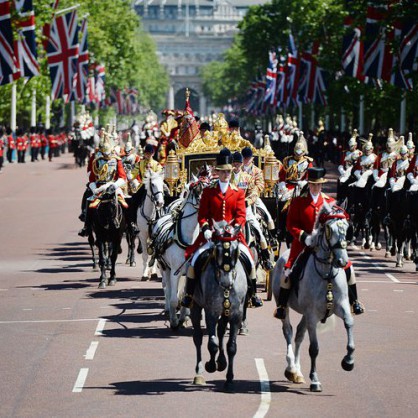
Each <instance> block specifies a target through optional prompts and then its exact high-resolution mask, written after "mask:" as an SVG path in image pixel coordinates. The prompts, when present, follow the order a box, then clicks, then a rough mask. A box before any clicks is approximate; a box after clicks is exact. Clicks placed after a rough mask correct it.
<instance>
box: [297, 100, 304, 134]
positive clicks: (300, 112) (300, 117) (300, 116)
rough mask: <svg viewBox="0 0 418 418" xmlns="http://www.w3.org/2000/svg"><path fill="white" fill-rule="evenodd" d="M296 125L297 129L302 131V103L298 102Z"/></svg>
mask: <svg viewBox="0 0 418 418" xmlns="http://www.w3.org/2000/svg"><path fill="white" fill-rule="evenodd" d="M298 119H299V121H298V125H299V129H300V130H302V131H303V104H302V102H299V117H298Z"/></svg>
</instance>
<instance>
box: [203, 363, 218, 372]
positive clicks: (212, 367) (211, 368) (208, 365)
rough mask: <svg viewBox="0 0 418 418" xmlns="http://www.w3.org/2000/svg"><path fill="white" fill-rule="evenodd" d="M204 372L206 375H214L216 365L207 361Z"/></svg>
mask: <svg viewBox="0 0 418 418" xmlns="http://www.w3.org/2000/svg"><path fill="white" fill-rule="evenodd" d="M205 370H206V371H207V372H208V373H215V372H216V364H215V362H214V361H207V362H206V363H205Z"/></svg>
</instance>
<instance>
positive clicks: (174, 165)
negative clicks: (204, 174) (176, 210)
mask: <svg viewBox="0 0 418 418" xmlns="http://www.w3.org/2000/svg"><path fill="white" fill-rule="evenodd" d="M179 172H180V164H179V161H178V158H177V155H176V153H175V152H174V151H173V150H171V151H170V152H169V154H168V157H167V161H166V163H165V181H166V182H167V184H168V188H169V189H170V196H173V192H174V186H175V184H176V183H177V182H178V180H179V178H180V173H179Z"/></svg>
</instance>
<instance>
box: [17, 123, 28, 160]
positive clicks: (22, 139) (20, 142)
mask: <svg viewBox="0 0 418 418" xmlns="http://www.w3.org/2000/svg"><path fill="white" fill-rule="evenodd" d="M16 135H17V138H16V150H17V162H18V163H25V154H26V149H27V147H28V141H27V138H26V135H25V134H24V132H23V129H20V128H19V129H18V130H17V132H16Z"/></svg>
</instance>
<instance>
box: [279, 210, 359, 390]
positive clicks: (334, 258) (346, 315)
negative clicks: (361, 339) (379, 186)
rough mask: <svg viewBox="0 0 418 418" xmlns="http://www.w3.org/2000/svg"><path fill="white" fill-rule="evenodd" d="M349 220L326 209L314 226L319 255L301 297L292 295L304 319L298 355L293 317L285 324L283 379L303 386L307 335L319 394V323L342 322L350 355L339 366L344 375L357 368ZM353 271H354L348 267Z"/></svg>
mask: <svg viewBox="0 0 418 418" xmlns="http://www.w3.org/2000/svg"><path fill="white" fill-rule="evenodd" d="M348 226H349V225H348V222H347V219H346V214H345V212H344V210H342V209H341V208H339V207H337V206H334V207H331V206H329V205H328V204H326V203H325V204H324V206H323V207H322V209H321V211H320V213H319V214H318V218H317V221H316V225H315V229H314V233H313V234H314V235H315V238H314V240H315V250H314V251H312V253H311V255H310V256H309V258H308V261H307V263H306V266H305V268H304V271H303V273H302V277H301V278H300V280H299V282H298V283H297V285H296V287H297V292H296V291H295V290H296V289H295V286H294V285H293V290H292V293H291V295H290V299H289V306H290V307H291V308H292V309H293V310H295V311H296V312H298V313H300V314H301V315H302V318H301V320H300V322H299V324H298V327H297V332H296V338H295V351H294V352H293V347H292V339H293V328H292V325H291V322H290V318H289V316H290V315H289V314H287V315H286V318H285V319H284V320H282V321H283V326H282V329H283V334H284V337H285V339H286V343H287V353H286V360H287V368H286V370H285V376H286V378H287V379H289V380H290V381H292V382H294V383H304V382H305V380H304V378H303V375H302V372H301V368H300V347H301V343H302V340H303V338H304V335H305V332H306V330H308V333H309V340H310V344H309V355H310V357H311V369H310V374H309V377H310V379H311V385H310V390H311V391H312V392H321V391H322V386H321V383H320V381H319V378H318V373H317V370H316V358H317V356H318V353H319V345H318V338H317V325H318V323H319V322H320V321H321V322H323V323H324V322H325V321H326V319H327V318H328V317H329V316H330V315H332V314H335V315H336V316H338V317H339V318H341V319H342V320H343V321H344V326H345V329H346V332H347V354H346V355H345V356H344V358H343V360H342V362H341V366H342V368H343V369H344V370H346V371H351V370H353V368H354V355H353V354H354V337H353V330H352V327H353V322H354V321H353V316H352V314H351V310H350V304H349V298H348V285H347V277H346V274H345V272H344V269H343V268H344V267H346V266H347V265H348V262H349V260H348V254H347V250H346V247H347V243H346V233H347V228H348ZM288 256H289V250H288V251H286V252H285V253H284V254H283V256H282V257H280V259H279V260H278V262H277V264H276V266H275V268H274V270H273V272H272V275H273V294H274V297H275V299H276V302H277V301H278V297H279V292H280V277H281V275H282V274H283V271H284V265H285V263H286V261H287V258H288ZM350 268H352V267H350Z"/></svg>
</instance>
